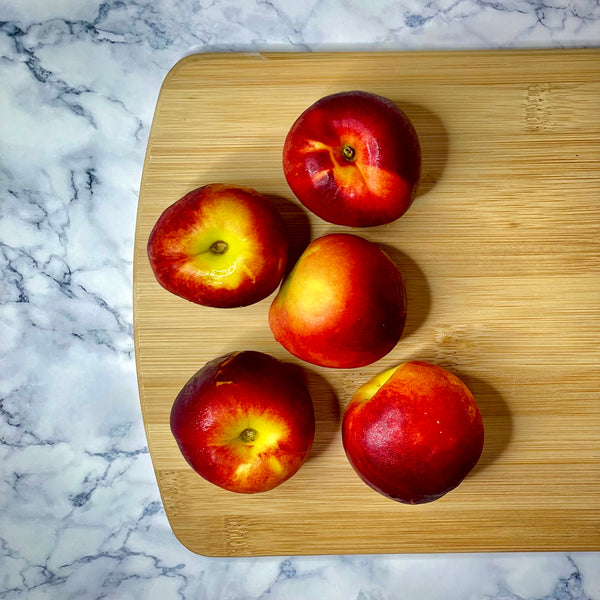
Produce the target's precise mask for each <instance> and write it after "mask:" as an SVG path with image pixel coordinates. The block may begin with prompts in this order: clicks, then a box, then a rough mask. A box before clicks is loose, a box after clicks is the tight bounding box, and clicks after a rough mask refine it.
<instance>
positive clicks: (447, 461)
mask: <svg viewBox="0 0 600 600" xmlns="http://www.w3.org/2000/svg"><path fill="white" fill-rule="evenodd" d="M342 443H343V446H344V450H345V452H346V456H347V458H348V461H349V462H350V464H351V465H352V467H353V468H354V470H355V472H356V473H357V475H358V476H359V477H360V479H362V481H363V482H364V483H366V484H367V485H368V486H370V487H371V488H373V489H374V490H375V491H377V492H379V493H380V494H382V495H383V496H386V497H387V498H390V499H392V500H395V501H398V502H402V503H405V504H423V503H427V502H433V501H434V500H438V499H439V498H442V497H443V496H445V495H446V494H447V493H448V492H450V491H451V490H453V489H455V488H456V487H457V486H458V485H459V484H460V483H461V482H462V481H463V480H464V479H465V478H466V477H467V475H468V474H469V473H470V472H471V471H472V470H473V468H474V467H475V465H476V464H477V462H478V461H479V458H480V456H481V453H482V450H483V444H484V428H483V421H482V417H481V413H480V411H479V407H478V406H477V403H476V401H475V398H474V397H473V394H472V393H471V391H470V390H469V388H468V387H467V386H466V384H465V383H464V382H463V381H462V380H461V379H460V378H459V377H457V376H456V375H454V374H453V373H450V372H449V371H447V370H446V369H443V368H442V367H439V366H437V365H433V364H431V363H428V362H424V361H416V360H412V361H408V362H405V363H402V364H400V365H398V366H397V367H394V368H392V369H389V370H387V371H385V372H383V373H380V374H378V375H377V376H375V377H374V378H372V379H371V380H370V381H368V382H367V383H365V384H364V385H362V386H361V387H360V388H359V389H358V390H356V392H355V394H354V395H353V397H352V399H351V400H350V402H349V404H348V406H347V407H346V410H345V412H344V415H343V419H342Z"/></svg>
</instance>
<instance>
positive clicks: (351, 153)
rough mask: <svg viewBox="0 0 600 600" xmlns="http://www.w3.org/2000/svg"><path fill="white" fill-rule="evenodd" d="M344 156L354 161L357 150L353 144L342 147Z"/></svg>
mask: <svg viewBox="0 0 600 600" xmlns="http://www.w3.org/2000/svg"><path fill="white" fill-rule="evenodd" d="M342 156H343V157H344V158H345V159H346V160H347V161H349V162H352V161H353V160H354V158H355V157H356V150H354V148H353V147H352V146H344V147H343V148H342Z"/></svg>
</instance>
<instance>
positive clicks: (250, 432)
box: [240, 427, 256, 442]
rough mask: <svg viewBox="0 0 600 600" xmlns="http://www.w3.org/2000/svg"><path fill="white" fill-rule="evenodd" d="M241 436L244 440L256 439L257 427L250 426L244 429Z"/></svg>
mask: <svg viewBox="0 0 600 600" xmlns="http://www.w3.org/2000/svg"><path fill="white" fill-rule="evenodd" d="M240 437H241V438H242V441H243V442H253V441H254V440H255V439H256V429H251V428H250V427H248V429H244V431H242V433H240Z"/></svg>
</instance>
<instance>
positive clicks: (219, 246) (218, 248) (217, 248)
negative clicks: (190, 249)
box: [209, 240, 229, 254]
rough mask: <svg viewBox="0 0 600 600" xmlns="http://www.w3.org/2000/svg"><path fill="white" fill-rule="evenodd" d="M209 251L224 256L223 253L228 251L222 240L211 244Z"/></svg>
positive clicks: (227, 245) (225, 243) (227, 246)
mask: <svg viewBox="0 0 600 600" xmlns="http://www.w3.org/2000/svg"><path fill="white" fill-rule="evenodd" d="M209 250H210V251H211V252H212V253H213V254H225V252H227V250H229V244H228V243H227V242H224V241H223V240H217V241H216V242H213V244H212V245H211V247H210V248H209Z"/></svg>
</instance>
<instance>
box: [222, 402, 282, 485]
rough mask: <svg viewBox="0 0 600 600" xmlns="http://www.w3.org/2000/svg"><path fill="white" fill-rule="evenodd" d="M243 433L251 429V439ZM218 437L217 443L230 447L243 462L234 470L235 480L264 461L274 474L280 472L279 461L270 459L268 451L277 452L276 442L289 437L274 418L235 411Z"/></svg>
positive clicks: (272, 457)
mask: <svg viewBox="0 0 600 600" xmlns="http://www.w3.org/2000/svg"><path fill="white" fill-rule="evenodd" d="M247 430H252V432H253V433H252V435H251V436H248V435H247V434H246V435H244V432H246V431H247ZM221 435H222V437H221V440H222V441H221V442H220V443H221V444H223V445H227V446H231V447H232V449H233V450H234V452H235V453H236V454H237V455H238V456H240V458H241V459H242V460H243V463H242V464H241V465H240V466H238V467H237V468H236V471H235V476H236V478H246V477H249V476H250V475H251V473H252V470H253V469H254V468H258V467H259V465H261V464H264V462H265V461H266V463H267V465H268V467H269V468H270V469H271V470H272V471H273V472H274V473H277V474H279V473H281V472H282V471H283V465H282V464H281V462H280V461H279V460H278V459H277V458H276V457H274V456H268V454H269V453H270V452H272V451H273V450H276V449H277V447H278V445H279V442H280V440H282V439H283V438H285V437H287V436H288V435H289V427H288V425H287V423H285V422H284V421H282V420H281V419H279V418H278V417H277V416H276V415H274V414H272V413H269V412H268V411H266V412H264V413H260V414H257V413H253V414H247V413H245V412H244V411H239V414H238V415H237V416H236V418H235V419H234V422H233V423H232V425H230V426H229V427H228V428H227V429H226V430H225V431H223V432H222V434H221Z"/></svg>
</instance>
